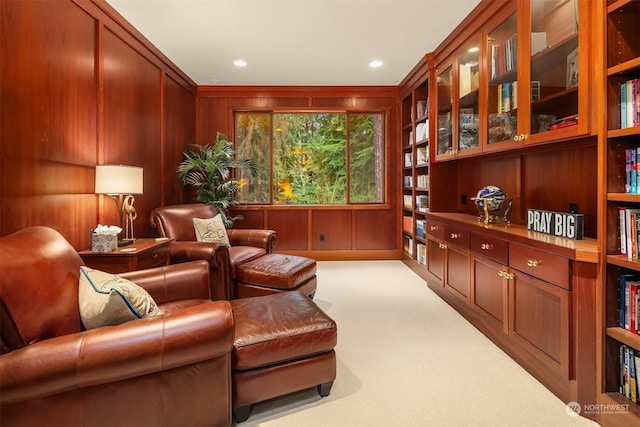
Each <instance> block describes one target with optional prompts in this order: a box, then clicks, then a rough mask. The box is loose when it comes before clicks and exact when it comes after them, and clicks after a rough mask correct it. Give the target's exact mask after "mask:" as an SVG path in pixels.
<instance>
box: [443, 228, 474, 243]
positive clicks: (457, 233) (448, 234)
mask: <svg viewBox="0 0 640 427" xmlns="http://www.w3.org/2000/svg"><path fill="white" fill-rule="evenodd" d="M444 239H445V240H446V241H447V242H449V243H453V244H455V245H458V246H462V247H464V248H467V249H468V248H469V230H465V229H463V228H458V227H453V226H451V225H447V226H446V227H445V229H444Z"/></svg>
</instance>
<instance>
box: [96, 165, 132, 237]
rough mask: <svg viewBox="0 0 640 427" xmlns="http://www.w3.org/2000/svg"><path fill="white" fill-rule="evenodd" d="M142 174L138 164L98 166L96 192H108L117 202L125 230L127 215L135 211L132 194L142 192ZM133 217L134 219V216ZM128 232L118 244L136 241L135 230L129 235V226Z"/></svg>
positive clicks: (122, 227)
mask: <svg viewBox="0 0 640 427" xmlns="http://www.w3.org/2000/svg"><path fill="white" fill-rule="evenodd" d="M142 176H143V174H142V168H141V167H137V166H124V165H97V166H96V190H95V192H96V194H107V195H109V196H111V197H112V198H113V200H114V201H115V202H116V205H117V207H118V214H119V215H120V228H121V229H122V230H123V231H124V230H125V228H124V224H125V222H126V220H125V215H126V214H127V213H129V212H131V211H133V212H135V210H134V209H133V203H132V202H131V200H132V199H133V197H130V196H131V195H132V194H142V188H143V185H142V183H143V180H142ZM125 205H126V206H125ZM127 211H128V212H127ZM131 219H132V220H133V219H134V217H133V216H132V217H131ZM132 224H133V223H132ZM131 227H132V228H131V230H133V225H131ZM126 234H127V236H125V238H121V239H119V240H118V246H126V245H130V244H131V243H133V242H134V241H135V239H134V238H133V231H131V235H130V236H129V235H128V234H129V227H127V233H126ZM121 237H122V236H121Z"/></svg>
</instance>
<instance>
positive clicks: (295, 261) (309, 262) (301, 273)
mask: <svg viewBox="0 0 640 427" xmlns="http://www.w3.org/2000/svg"><path fill="white" fill-rule="evenodd" d="M236 281H237V287H236V292H237V294H236V297H237V298H247V297H253V296H260V295H269V294H273V293H279V292H285V291H300V292H301V293H303V294H305V295H307V296H308V297H309V298H313V295H314V294H315V292H316V283H317V280H316V261H315V260H313V259H310V258H306V257H301V256H294V255H283V254H274V253H271V254H266V255H264V256H261V257H260V258H256V259H254V260H253V261H249V262H246V263H244V264H240V265H239V266H238V268H237V270H236Z"/></svg>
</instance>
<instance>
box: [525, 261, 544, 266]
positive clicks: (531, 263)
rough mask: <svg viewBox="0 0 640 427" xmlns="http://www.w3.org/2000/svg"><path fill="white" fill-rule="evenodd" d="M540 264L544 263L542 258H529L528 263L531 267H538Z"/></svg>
mask: <svg viewBox="0 0 640 427" xmlns="http://www.w3.org/2000/svg"><path fill="white" fill-rule="evenodd" d="M540 264H542V261H541V260H537V259H529V260H527V265H528V266H529V267H537V266H538V265H540Z"/></svg>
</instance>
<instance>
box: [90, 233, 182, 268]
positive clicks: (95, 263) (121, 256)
mask: <svg viewBox="0 0 640 427" xmlns="http://www.w3.org/2000/svg"><path fill="white" fill-rule="evenodd" d="M172 241H173V239H163V238H160V239H146V238H145V239H136V241H135V242H134V243H133V244H132V245H129V246H124V247H121V248H118V249H116V250H115V251H113V252H104V253H102V252H92V251H91V249H87V250H84V251H82V252H78V254H79V255H80V257H81V258H82V260H83V261H84V263H85V264H86V265H87V267H91V268H94V269H96V270H100V271H106V272H107V273H112V274H117V273H124V272H127V271H134V270H143V269H145V268H153V267H161V266H164V265H169V262H170V257H169V245H170V244H171V242H172ZM134 249H135V250H134Z"/></svg>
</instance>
